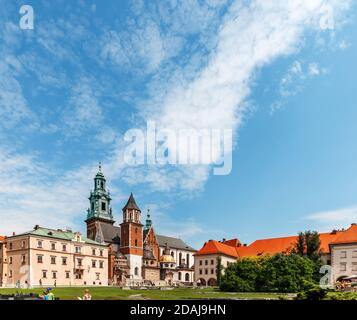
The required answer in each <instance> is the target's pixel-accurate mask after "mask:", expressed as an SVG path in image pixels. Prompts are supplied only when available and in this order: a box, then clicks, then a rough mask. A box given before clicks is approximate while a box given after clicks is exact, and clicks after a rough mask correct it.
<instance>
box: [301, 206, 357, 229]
mask: <svg viewBox="0 0 357 320" xmlns="http://www.w3.org/2000/svg"><path fill="white" fill-rule="evenodd" d="M306 219H308V220H311V221H314V222H316V223H317V224H318V226H320V227H321V228H324V229H328V230H332V229H336V228H346V227H348V226H349V225H350V224H351V223H356V222H357V206H355V207H349V208H340V209H335V210H328V211H321V212H316V213H312V214H310V215H308V216H307V217H306Z"/></svg>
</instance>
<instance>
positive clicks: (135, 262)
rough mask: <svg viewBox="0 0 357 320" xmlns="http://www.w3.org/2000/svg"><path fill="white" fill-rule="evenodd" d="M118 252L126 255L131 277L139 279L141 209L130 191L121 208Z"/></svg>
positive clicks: (141, 253)
mask: <svg viewBox="0 0 357 320" xmlns="http://www.w3.org/2000/svg"><path fill="white" fill-rule="evenodd" d="M120 230H121V237H120V252H121V253H122V254H124V255H125V256H126V257H127V260H128V264H129V266H130V276H131V278H132V279H137V280H139V279H141V278H142V276H141V271H142V270H141V269H142V268H141V267H142V257H143V225H142V224H141V210H140V208H139V207H138V205H137V204H136V201H135V199H134V195H133V194H132V193H131V194H130V197H129V200H128V202H127V203H126V205H125V206H124V208H123V222H122V223H121V224H120Z"/></svg>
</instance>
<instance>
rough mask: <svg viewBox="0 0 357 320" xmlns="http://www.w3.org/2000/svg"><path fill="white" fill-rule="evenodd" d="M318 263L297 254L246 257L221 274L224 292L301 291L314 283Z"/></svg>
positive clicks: (221, 286)
mask: <svg viewBox="0 0 357 320" xmlns="http://www.w3.org/2000/svg"><path fill="white" fill-rule="evenodd" d="M314 272H315V263H314V262H313V261H312V260H311V259H309V258H308V257H306V256H305V257H301V256H299V255H297V254H289V255H285V254H276V255H273V256H268V255H267V256H261V257H252V258H244V259H240V260H238V261H237V262H236V263H234V264H231V265H230V266H229V267H228V268H227V269H226V271H225V274H224V275H223V276H222V281H221V285H220V288H221V290H224V291H238V292H249V291H264V292H300V291H303V290H306V289H307V288H310V287H311V286H312V285H313V284H314V283H316V282H315V279H314Z"/></svg>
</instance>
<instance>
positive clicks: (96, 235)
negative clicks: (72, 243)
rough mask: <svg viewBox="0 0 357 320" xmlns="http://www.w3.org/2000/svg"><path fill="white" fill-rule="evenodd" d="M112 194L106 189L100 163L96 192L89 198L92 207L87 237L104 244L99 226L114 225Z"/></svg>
mask: <svg viewBox="0 0 357 320" xmlns="http://www.w3.org/2000/svg"><path fill="white" fill-rule="evenodd" d="M111 200H112V199H111V198H110V193H109V191H107V189H106V180H105V177H104V175H103V173H102V166H101V164H100V163H99V171H98V173H97V174H96V176H95V178H94V190H93V191H91V193H90V196H89V202H90V207H89V208H88V210H87V220H86V221H85V222H86V223H87V237H88V238H89V239H92V240H96V241H99V242H102V241H103V240H104V239H101V238H102V235H101V234H100V228H99V227H98V226H99V224H103V223H104V224H109V225H113V224H114V220H113V214H112V208H111V206H110V201H111Z"/></svg>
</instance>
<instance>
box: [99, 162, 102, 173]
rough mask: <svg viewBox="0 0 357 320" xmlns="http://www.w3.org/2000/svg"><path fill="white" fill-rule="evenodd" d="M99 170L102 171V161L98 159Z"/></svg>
mask: <svg viewBox="0 0 357 320" xmlns="http://www.w3.org/2000/svg"><path fill="white" fill-rule="evenodd" d="M99 172H102V161H99Z"/></svg>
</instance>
